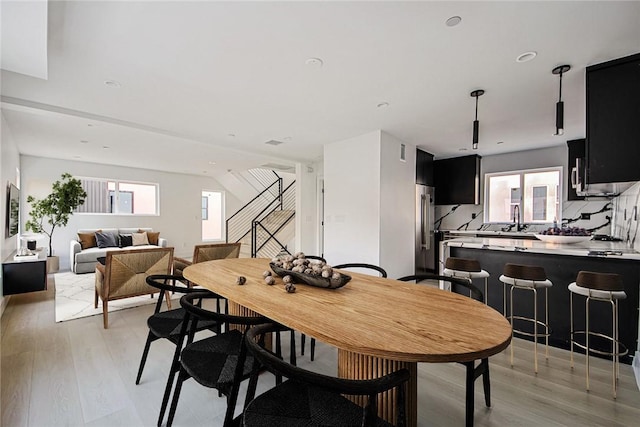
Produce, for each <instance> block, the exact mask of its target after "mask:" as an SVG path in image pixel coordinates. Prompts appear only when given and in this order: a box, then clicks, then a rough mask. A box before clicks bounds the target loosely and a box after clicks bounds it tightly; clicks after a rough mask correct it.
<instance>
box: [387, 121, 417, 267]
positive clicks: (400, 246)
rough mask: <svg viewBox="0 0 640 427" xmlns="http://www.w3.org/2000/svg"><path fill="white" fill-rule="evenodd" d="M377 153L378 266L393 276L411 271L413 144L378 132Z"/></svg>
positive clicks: (414, 177)
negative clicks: (403, 159)
mask: <svg viewBox="0 0 640 427" xmlns="http://www.w3.org/2000/svg"><path fill="white" fill-rule="evenodd" d="M401 144H405V147H406V148H405V153H406V154H405V155H406V160H405V161H401V160H400V145H401ZM380 153H381V155H380V171H381V172H380V265H381V266H382V267H383V268H384V269H385V270H386V271H387V273H388V274H389V277H391V278H397V277H401V276H406V275H409V274H413V272H414V271H415V248H414V246H415V243H414V242H415V212H416V210H415V201H416V199H415V197H416V196H415V194H416V186H415V182H416V147H415V146H413V145H409V144H407V143H405V142H403V141H400V140H399V139H397V138H395V137H393V136H391V135H389V134H388V133H385V132H382V135H381V146H380Z"/></svg>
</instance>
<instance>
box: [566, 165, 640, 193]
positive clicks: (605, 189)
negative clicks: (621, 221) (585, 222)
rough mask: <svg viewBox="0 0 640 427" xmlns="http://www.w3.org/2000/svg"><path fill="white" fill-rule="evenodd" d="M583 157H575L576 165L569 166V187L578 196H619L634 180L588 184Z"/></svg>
mask: <svg viewBox="0 0 640 427" xmlns="http://www.w3.org/2000/svg"><path fill="white" fill-rule="evenodd" d="M586 181H587V180H586V176H585V167H584V159H581V158H578V159H576V165H575V166H574V167H572V168H571V187H572V188H573V189H575V190H576V194H577V195H578V196H580V197H599V198H612V197H616V196H619V195H620V194H621V193H623V192H625V191H626V190H627V189H628V188H630V187H631V186H632V185H633V184H635V182H610V183H602V184H600V183H599V184H588V183H587V182H586Z"/></svg>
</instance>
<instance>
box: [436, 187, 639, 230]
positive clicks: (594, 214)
mask: <svg viewBox="0 0 640 427" xmlns="http://www.w3.org/2000/svg"><path fill="white" fill-rule="evenodd" d="M634 188H635V189H636V191H635V199H633V200H634V203H636V205H635V206H637V203H638V196H640V185H638V184H636V185H635V186H634V187H632V188H630V189H629V190H627V192H628V191H631V190H633V189H634ZM627 192H625V193H624V194H623V195H622V196H620V197H619V198H621V197H623V196H625V195H626V194H627ZM629 200H630V201H629V203H631V198H629ZM614 205H615V203H614V201H612V200H606V199H603V200H576V201H565V202H563V204H562V221H561V223H562V225H563V226H571V227H582V228H586V229H587V230H589V231H591V232H592V233H593V234H606V235H610V234H614V233H612V226H611V224H612V216H613V215H614V213H613V210H614ZM629 212H631V209H629V208H627V216H629ZM582 214H590V218H589V219H581V215H582ZM483 215H484V212H483V207H482V205H446V206H436V207H435V217H436V221H435V229H436V230H469V231H473V230H480V231H512V228H513V225H512V224H484V223H483V221H482V220H483ZM474 216H475V218H473V217H474ZM627 222H628V221H627ZM548 227H549V225H548V224H526V228H525V229H524V230H523V231H529V232H536V231H542V230H546V229H547V228H548ZM637 228H638V223H637V221H636V222H635V228H634V231H636V232H637ZM513 231H515V230H513ZM615 235H616V236H617V237H621V236H619V235H617V234H615Z"/></svg>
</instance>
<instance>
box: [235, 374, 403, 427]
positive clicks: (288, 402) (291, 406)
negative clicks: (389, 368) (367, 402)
mask: <svg viewBox="0 0 640 427" xmlns="http://www.w3.org/2000/svg"><path fill="white" fill-rule="evenodd" d="M362 412H363V408H362V407H361V406H358V405H356V404H355V403H353V402H351V401H350V400H348V399H346V398H345V397H342V396H341V395H339V394H336V393H331V392H327V391H326V390H322V389H319V388H317V387H313V386H310V385H306V384H302V383H299V382H296V381H292V380H288V381H285V382H284V383H282V384H280V385H279V386H277V387H275V388H272V389H271V390H268V391H267V392H265V393H263V394H261V395H260V396H258V397H256V398H255V399H253V400H252V401H251V403H250V404H249V406H247V409H246V410H245V412H244V425H246V426H251V427H260V426H265V427H272V426H278V427H298V426H300V427H302V426H309V427H312V426H318V427H320V426H323V427H325V426H326V427H330V426H341V427H347V426H354V427H356V426H357V427H360V426H361V425H362ZM375 425H376V426H378V427H383V426H384V427H386V426H391V424H389V423H387V422H386V421H384V420H383V419H380V418H378V419H377V421H376V424H375Z"/></svg>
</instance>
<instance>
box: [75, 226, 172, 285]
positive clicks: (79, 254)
mask: <svg viewBox="0 0 640 427" xmlns="http://www.w3.org/2000/svg"><path fill="white" fill-rule="evenodd" d="M138 230H141V231H153V229H151V228H141V227H136V228H101V229H97V228H95V229H80V230H78V233H79V234H80V233H95V232H96V231H102V232H103V233H113V234H115V235H120V234H133V233H138ZM158 246H160V247H167V240H166V239H163V238H162V237H159V238H158V244H157V245H139V246H126V247H108V248H99V247H91V248H87V249H82V245H81V244H80V240H79V238H76V239H73V240H71V243H70V245H69V264H70V265H71V271H73V272H74V273H76V274H81V273H93V272H94V271H95V269H96V263H97V262H98V258H99V257H103V256H106V254H107V251H121V250H124V249H144V248H157V247H158Z"/></svg>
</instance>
